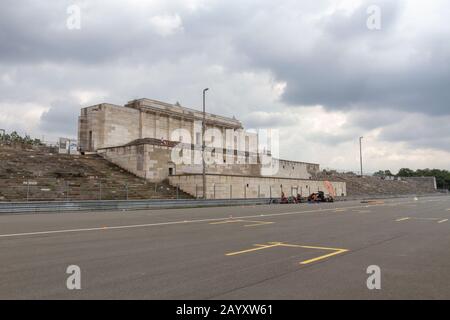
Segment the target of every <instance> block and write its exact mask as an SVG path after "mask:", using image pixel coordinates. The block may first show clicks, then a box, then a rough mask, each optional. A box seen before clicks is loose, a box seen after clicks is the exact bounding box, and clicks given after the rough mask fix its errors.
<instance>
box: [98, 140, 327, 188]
mask: <svg viewBox="0 0 450 320" xmlns="http://www.w3.org/2000/svg"><path fill="white" fill-rule="evenodd" d="M178 148H179V150H178ZM216 150H217V149H215V148H210V147H209V148H206V150H205V161H206V164H207V166H206V173H208V174H220V175H230V176H233V175H239V176H251V177H260V176H262V174H261V172H262V167H263V165H262V164H261V161H260V159H259V155H258V154H250V153H245V152H238V151H236V150H227V149H222V150H221V151H222V152H220V153H219V152H214V151H216ZM98 153H99V154H100V155H102V156H103V157H104V158H105V159H107V160H108V161H111V162H112V163H114V164H116V165H118V166H120V167H122V168H124V169H126V170H128V171H130V172H132V173H133V174H135V175H137V176H139V177H142V178H145V179H148V180H150V181H153V182H159V181H162V180H164V179H167V178H168V177H169V176H171V175H175V174H177V175H180V174H196V173H197V174H199V173H202V169H203V166H202V161H201V159H202V151H201V147H200V146H198V145H193V144H180V143H178V142H176V141H167V140H159V139H153V138H146V139H138V140H135V141H133V142H131V143H129V144H126V145H124V146H118V147H108V148H102V149H98ZM181 153H182V154H181ZM175 159H178V161H175ZM273 162H274V165H275V166H278V172H276V173H275V174H274V175H271V177H280V178H297V179H311V177H312V176H313V175H314V174H315V173H317V172H318V171H319V169H320V168H319V165H317V164H311V163H303V162H296V161H287V160H279V159H273Z"/></svg>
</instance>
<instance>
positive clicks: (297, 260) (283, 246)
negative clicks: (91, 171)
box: [0, 196, 450, 299]
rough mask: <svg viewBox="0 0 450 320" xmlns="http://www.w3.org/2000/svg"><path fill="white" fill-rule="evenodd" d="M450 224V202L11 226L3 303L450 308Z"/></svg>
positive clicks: (159, 213) (52, 217) (23, 218)
mask: <svg viewBox="0 0 450 320" xmlns="http://www.w3.org/2000/svg"><path fill="white" fill-rule="evenodd" d="M447 219H450V197H446V196H445V197H444V196H442V197H427V198H419V200H414V199H412V198H405V199H395V200H385V201H381V202H380V201H379V202H377V203H361V202H359V201H348V202H339V203H333V204H300V205H270V206H253V207H219V208H197V209H173V210H148V211H127V212H84V213H60V214H55V213H49V214H44V213H43V214H23V215H2V216H0V298H2V299H437V298H441V299H442V298H443V299H450V272H449V270H450V220H447ZM69 265H78V266H79V267H80V268H81V286H82V289H81V290H68V289H67V288H66V279H67V277H69V275H68V274H66V269H67V267H68V266H69ZM370 265H377V266H379V267H380V269H381V290H369V289H368V288H367V285H366V280H367V278H368V277H369V274H367V273H366V270H367V267H368V266H370Z"/></svg>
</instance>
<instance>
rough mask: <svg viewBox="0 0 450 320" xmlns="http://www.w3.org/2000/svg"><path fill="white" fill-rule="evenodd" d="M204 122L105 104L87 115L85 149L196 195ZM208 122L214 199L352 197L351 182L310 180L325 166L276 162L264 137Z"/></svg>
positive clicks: (160, 108)
mask: <svg viewBox="0 0 450 320" xmlns="http://www.w3.org/2000/svg"><path fill="white" fill-rule="evenodd" d="M202 120H203V114H202V112H200V111H197V110H193V109H189V108H184V107H181V106H180V105H179V104H175V105H172V104H168V103H164V102H160V101H156V100H150V99H139V100H133V101H130V102H129V103H127V104H126V105H125V106H118V105H113V104H108V103H103V104H99V105H95V106H91V107H87V108H83V109H82V110H81V115H80V117H79V122H78V123H79V124H78V141H79V148H80V152H82V153H83V152H97V153H98V154H100V155H102V156H103V157H104V158H105V159H107V160H109V161H110V162H112V163H114V164H116V165H118V166H120V167H121V168H123V169H125V170H128V171H129V172H131V173H133V174H135V175H137V176H139V177H142V178H144V179H147V180H150V181H152V182H160V181H163V180H165V179H169V181H170V182H171V183H173V184H178V185H180V187H181V188H182V190H184V191H185V192H187V193H189V194H191V195H193V196H196V195H198V192H199V189H198V186H199V185H201V184H202V181H201V179H202V176H201V173H202V168H203V166H202ZM205 122H206V133H205V144H206V149H205V162H206V173H207V174H208V178H207V187H206V188H207V190H206V193H207V196H208V197H217V198H228V197H230V196H233V197H238V198H245V197H249V198H257V197H271V196H272V197H279V196H280V195H281V190H282V189H283V190H286V191H285V193H286V194H288V195H290V194H291V192H294V191H293V190H295V195H296V194H297V193H300V194H302V195H306V194H307V193H308V192H316V191H319V190H320V191H325V192H327V193H328V191H329V193H330V194H333V193H336V194H338V195H345V194H346V189H345V183H331V184H330V183H325V182H324V181H313V180H311V179H312V177H313V176H315V175H316V174H317V173H318V172H319V170H320V167H319V165H318V164H313V163H304V162H297V161H289V160H282V159H275V158H274V157H273V156H272V154H271V150H270V149H269V148H271V147H267V148H268V149H267V151H266V146H264V147H263V144H261V141H259V139H260V137H259V135H258V134H257V133H253V132H246V131H244V129H243V126H242V123H241V122H240V121H238V120H237V119H235V118H228V117H222V116H218V115H214V114H209V113H208V114H206V121H205ZM259 147H260V148H264V152H260V150H258V148H259ZM199 179H200V180H199ZM230 186H231V187H230ZM244 186H245V187H244ZM327 186H328V188H329V189H330V188H331V189H330V190H328V189H326V187H327ZM330 186H331V187H330ZM193 188H194V189H193ZM230 188H231V189H230ZM327 190H328V191H327Z"/></svg>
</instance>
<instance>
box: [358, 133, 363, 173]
mask: <svg viewBox="0 0 450 320" xmlns="http://www.w3.org/2000/svg"><path fill="white" fill-rule="evenodd" d="M363 138H364V137H359V163H360V165H361V177H362V176H363V160H362V139H363Z"/></svg>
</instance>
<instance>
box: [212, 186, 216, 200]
mask: <svg viewBox="0 0 450 320" xmlns="http://www.w3.org/2000/svg"><path fill="white" fill-rule="evenodd" d="M215 198H216V184H215V183H214V184H213V199H215Z"/></svg>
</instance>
